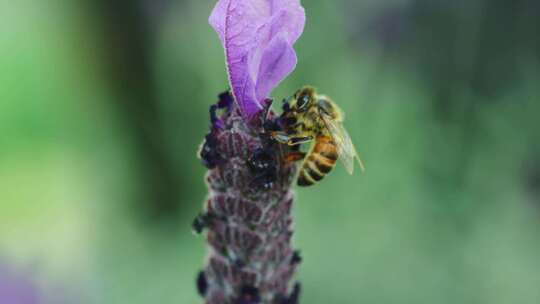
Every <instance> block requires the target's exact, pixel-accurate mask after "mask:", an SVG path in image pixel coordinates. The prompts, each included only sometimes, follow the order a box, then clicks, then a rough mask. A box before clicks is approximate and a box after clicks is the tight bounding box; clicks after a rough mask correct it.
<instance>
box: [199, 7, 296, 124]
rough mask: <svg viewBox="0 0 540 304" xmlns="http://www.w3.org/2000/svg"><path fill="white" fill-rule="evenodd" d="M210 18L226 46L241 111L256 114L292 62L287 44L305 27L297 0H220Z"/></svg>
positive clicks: (292, 50)
mask: <svg viewBox="0 0 540 304" xmlns="http://www.w3.org/2000/svg"><path fill="white" fill-rule="evenodd" d="M209 21H210V24H211V25H212V27H214V29H215V30H216V32H217V33H218V35H219V38H220V39H221V42H222V44H223V48H224V49H225V58H226V61H227V70H228V72H229V81H230V84H231V91H232V93H233V95H234V97H235V100H236V102H237V103H238V105H239V107H240V110H241V111H242V113H243V115H244V116H246V117H251V116H253V115H256V114H257V113H259V112H260V111H261V110H262V109H263V108H264V104H263V101H264V100H265V99H266V98H267V97H268V95H269V94H270V91H272V89H273V88H274V87H275V86H276V85H277V84H278V83H279V82H280V81H281V80H283V78H285V77H286V76H287V75H288V74H289V73H290V72H291V71H292V70H293V69H294V67H295V66H296V53H295V52H294V49H293V48H292V45H293V44H294V43H295V42H296V40H297V39H298V38H299V37H300V34H302V31H303V30H304V23H305V13H304V9H303V8H302V6H301V5H300V1H299V0H220V1H218V3H217V5H216V7H215V8H214V11H213V12H212V14H211V15H210V20H209Z"/></svg>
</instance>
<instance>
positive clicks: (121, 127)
mask: <svg viewBox="0 0 540 304" xmlns="http://www.w3.org/2000/svg"><path fill="white" fill-rule="evenodd" d="M303 2H304V5H305V7H306V11H307V16H308V20H307V26H306V30H305V33H304V35H303V36H302V38H301V39H300V41H299V42H298V44H297V51H298V54H299V64H298V66H297V69H296V70H295V72H294V73H293V74H292V75H291V76H290V77H289V78H288V79H287V80H286V81H284V82H283V83H282V84H281V85H280V86H279V88H278V89H277V90H275V92H274V93H273V96H274V97H275V98H276V100H277V101H279V100H280V99H281V98H283V97H285V96H288V95H290V94H291V92H293V91H294V90H295V89H296V88H298V87H299V86H301V85H303V84H305V83H309V84H313V85H315V86H317V87H319V89H320V90H321V91H323V92H325V93H326V94H328V95H330V96H332V97H333V98H334V99H335V100H336V101H338V103H339V104H340V105H342V107H343V108H344V110H345V112H346V116H347V120H346V126H347V128H348V129H349V132H350V133H351V135H352V137H353V138H354V141H355V142H356V145H357V147H358V149H359V151H360V152H361V154H362V157H363V158H364V159H365V161H366V165H367V172H366V173H365V174H357V175H354V176H352V177H349V176H347V174H346V173H345V172H344V170H343V169H342V168H338V169H337V170H335V172H333V173H332V174H331V177H330V178H328V179H327V180H325V181H324V182H323V183H321V184H320V185H317V186H316V187H312V188H309V189H299V191H298V201H297V204H296V206H295V210H294V211H295V216H296V219H297V223H296V231H297V233H296V235H295V243H296V246H297V247H298V248H299V249H301V250H302V253H303V257H304V263H303V265H302V267H301V270H300V275H299V279H300V281H301V282H302V283H303V285H304V294H303V301H302V302H303V303H311V304H316V303H342V304H346V303H351V304H353V303H381V304H382V303H438V304H443V303H489V304H497V303H501V304H503V303H505V304H506V303H538V302H539V301H540V289H539V288H538V286H539V285H540V273H539V272H538V269H540V260H539V259H538V256H540V239H539V237H538V235H539V234H538V231H539V229H540V222H539V220H540V211H539V207H540V205H539V204H540V183H539V178H538V176H540V132H539V129H538V114H540V111H539V110H540V103H539V98H540V87H539V86H538V83H539V81H540V72H539V71H540V69H539V66H540V58H539V54H540V37H539V36H538V29H539V20H540V6H539V5H538V3H537V1H532V0H530V1H528V0H520V1H512V2H508V1H503V0H496V1H487V0H475V1H464V0H460V1H453V2H448V1H440V0H429V1H428V0H409V1H390V0H388V1H373V0H371V1H355V0H339V1H305V0H304V1H303ZM213 4H214V1H196V0H190V1H168V0H160V1H151V0H145V1H143V0H140V1H111V2H109V1H83V0H76V1H66V0H51V1H35V0H22V1H12V2H10V3H9V4H8V3H2V4H0V23H1V24H2V26H1V29H0V68H1V70H2V73H0V147H1V150H0V261H1V262H2V264H6V263H9V264H11V265H13V267H15V268H18V269H21V271H23V272H25V273H30V274H31V276H32V278H33V279H34V280H35V282H36V284H38V286H39V288H40V291H41V294H42V296H43V298H45V299H48V300H49V302H51V303H64V302H65V303H132V304H136V303H141V304H142V303H154V302H159V303H200V300H199V299H198V296H197V295H196V291H195V288H194V278H195V274H196V273H197V271H198V269H200V268H201V266H202V263H203V256H204V250H205V248H204V241H203V239H202V238H200V237H199V238H197V237H194V236H193V235H192V234H191V231H190V227H189V225H190V222H191V219H192V218H193V216H194V215H195V214H196V213H197V211H198V210H200V208H201V205H202V201H203V200H204V197H205V185H204V182H203V175H204V168H203V167H202V166H201V165H200V163H199V162H198V160H197V159H196V157H195V151H196V150H197V147H198V144H199V142H200V141H201V139H202V138H203V136H204V134H205V132H206V130H207V127H208V126H207V125H208V121H207V115H208V113H207V109H208V106H209V105H210V103H212V102H214V101H215V99H216V95H217V93H219V92H221V91H223V90H224V89H226V88H227V83H226V75H225V69H224V63H223V51H222V50H221V46H220V44H219V42H218V39H217V37H216V35H215V34H214V33H213V32H212V30H211V28H210V27H209V26H208V24H207V18H208V14H209V12H210V10H211V7H212V6H213ZM278 103H279V102H278ZM276 108H277V107H276ZM0 276H2V273H0Z"/></svg>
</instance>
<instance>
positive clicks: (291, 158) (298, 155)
mask: <svg viewBox="0 0 540 304" xmlns="http://www.w3.org/2000/svg"><path fill="white" fill-rule="evenodd" d="M304 157H306V153H305V152H300V151H296V152H291V153H289V154H287V156H285V161H286V162H296V161H299V160H303V159H304Z"/></svg>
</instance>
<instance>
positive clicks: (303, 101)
mask: <svg viewBox="0 0 540 304" xmlns="http://www.w3.org/2000/svg"><path fill="white" fill-rule="evenodd" d="M308 103H309V95H308V94H302V95H300V97H299V98H298V101H297V103H296V107H297V108H298V109H299V110H302V109H304V108H305V107H306V106H307V104H308Z"/></svg>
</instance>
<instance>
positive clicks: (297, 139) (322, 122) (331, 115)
mask: <svg viewBox="0 0 540 304" xmlns="http://www.w3.org/2000/svg"><path fill="white" fill-rule="evenodd" d="M343 118H344V116H343V112H342V111H341V109H340V108H339V107H338V105H337V104H336V103H335V102H334V101H332V100H331V99H330V98H329V97H327V96H325V95H319V94H317V92H316V90H315V88H313V87H310V86H305V87H303V88H301V89H300V90H298V91H296V93H295V94H294V95H293V96H291V97H290V98H289V99H288V100H285V104H284V111H283V114H282V116H281V118H280V119H281V121H282V125H283V130H282V131H274V132H272V133H271V137H272V138H273V139H275V140H276V141H278V142H280V143H282V144H287V145H290V146H295V145H300V144H303V143H307V142H312V141H313V143H312V145H311V148H310V150H309V152H308V153H307V154H306V153H302V152H296V153H292V154H291V155H289V156H288V157H287V159H289V160H291V161H294V160H301V159H303V160H304V161H303V164H302V167H301V169H300V171H299V174H298V179H297V184H298V185H299V186H304V187H305V186H311V185H313V184H315V183H316V182H318V181H320V180H321V179H323V178H324V176H325V175H327V174H328V173H329V172H330V171H331V170H332V169H333V168H334V167H335V165H336V161H337V160H338V159H340V160H341V162H342V163H343V164H344V166H345V169H346V170H347V172H349V174H352V173H353V170H354V162H355V159H356V160H357V161H358V163H359V165H360V168H361V169H362V171H363V170H364V164H363V163H362V160H361V159H360V157H359V156H358V153H357V152H356V149H355V147H354V145H353V143H352V141H351V138H350V137H349V134H348V133H347V131H346V130H345V128H344V127H343Z"/></svg>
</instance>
